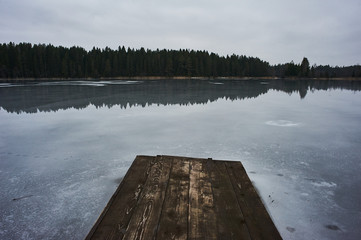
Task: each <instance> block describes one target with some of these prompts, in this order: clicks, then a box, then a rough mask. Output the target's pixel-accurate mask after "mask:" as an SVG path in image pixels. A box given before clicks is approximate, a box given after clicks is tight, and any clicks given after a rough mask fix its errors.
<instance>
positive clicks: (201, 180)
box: [188, 159, 217, 239]
mask: <svg viewBox="0 0 361 240" xmlns="http://www.w3.org/2000/svg"><path fill="white" fill-rule="evenodd" d="M206 164H207V160H205V159H203V160H200V159H191V161H190V173H189V175H190V176H189V178H190V184H189V213H188V239H217V227H216V224H217V223H216V221H217V220H216V215H215V212H214V202H213V192H212V185H211V181H210V178H209V175H208V171H207V167H206Z"/></svg>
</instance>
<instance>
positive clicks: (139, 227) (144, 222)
mask: <svg viewBox="0 0 361 240" xmlns="http://www.w3.org/2000/svg"><path fill="white" fill-rule="evenodd" d="M171 167H172V162H171V161H164V160H162V157H161V156H159V157H158V156H157V157H156V160H155V163H154V164H153V165H152V168H151V171H150V173H149V176H148V179H147V181H146V183H145V185H144V191H142V193H141V196H140V199H139V202H138V205H137V208H136V209H135V210H134V213H133V216H132V218H131V220H130V222H129V225H128V228H127V229H126V232H125V235H124V238H123V239H137V240H138V239H139V240H141V239H154V238H155V236H156V233H157V229H158V223H159V218H160V214H161V210H162V206H163V201H164V197H165V192H166V188H167V184H168V181H169V174H170V170H171Z"/></svg>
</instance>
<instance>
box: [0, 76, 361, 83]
mask: <svg viewBox="0 0 361 240" xmlns="http://www.w3.org/2000/svg"><path fill="white" fill-rule="evenodd" d="M187 79H194V80H328V81H361V77H346V78H340V77H337V78H301V77H284V78H279V77H187V76H176V77H163V76H133V77H99V78H0V82H3V83H13V82H37V81H39V82H41V81H110V80H142V81H144V80H187Z"/></svg>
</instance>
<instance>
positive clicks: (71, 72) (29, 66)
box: [0, 42, 361, 78]
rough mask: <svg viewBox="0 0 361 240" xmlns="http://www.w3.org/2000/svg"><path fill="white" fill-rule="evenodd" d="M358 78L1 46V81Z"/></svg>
mask: <svg viewBox="0 0 361 240" xmlns="http://www.w3.org/2000/svg"><path fill="white" fill-rule="evenodd" d="M135 76H137V77H142V76H144V77H151V76H160V77H162V76H163V77H176V76H184V77H281V78H283V77H300V78H309V77H312V78H314V77H323V78H336V77H361V66H360V65H354V66H346V67H345V66H343V67H338V66H336V67H331V66H329V65H326V66H317V65H313V66H310V64H309V61H308V59H307V58H306V57H305V58H303V60H302V61H301V63H299V64H297V63H294V62H290V63H284V64H278V65H270V64H269V63H268V62H266V61H262V60H261V59H259V58H257V57H248V56H244V55H241V56H239V55H235V54H233V55H231V56H228V55H227V56H219V55H218V54H215V53H209V52H207V51H195V50H189V49H180V50H167V49H163V50H159V49H157V50H149V49H147V50H145V49H144V48H140V49H131V48H125V47H124V46H122V47H121V46H119V47H118V49H116V50H113V49H110V48H109V47H106V48H104V49H100V48H95V47H94V48H93V49H92V50H90V51H87V50H85V49H84V48H82V47H77V46H74V47H70V48H67V47H62V46H53V45H51V44H48V45H46V44H31V43H19V44H15V43H12V42H10V43H3V44H0V78H100V77H135Z"/></svg>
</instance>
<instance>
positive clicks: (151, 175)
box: [86, 156, 281, 240]
mask: <svg viewBox="0 0 361 240" xmlns="http://www.w3.org/2000/svg"><path fill="white" fill-rule="evenodd" d="M86 239H139V240H141V239H165V240H168V239H281V237H280V235H279V233H278V231H277V228H276V227H275V226H274V223H273V222H272V219H271V218H270V216H269V215H268V213H267V211H266V209H265V207H264V205H263V203H262V201H261V199H260V198H259V196H258V194H257V192H256V190H255V189H254V187H253V185H252V183H251V181H250V180H249V178H248V176H247V173H246V172H245V170H244V168H243V166H242V164H241V163H240V162H230V161H213V160H211V159H197V158H186V157H174V156H157V157H147V156H137V157H136V159H135V161H134V162H133V164H132V166H131V167H130V169H129V170H128V172H127V174H126V175H125V177H124V179H123V181H122V182H121V184H120V185H119V187H118V189H117V191H116V192H115V194H114V195H113V197H112V198H111V200H110V201H109V203H108V205H107V206H106V208H105V209H104V211H103V213H102V214H101V216H100V217H99V219H98V221H97V223H96V224H95V225H94V227H93V228H92V230H91V231H90V233H89V234H88V236H87V238H86Z"/></svg>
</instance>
